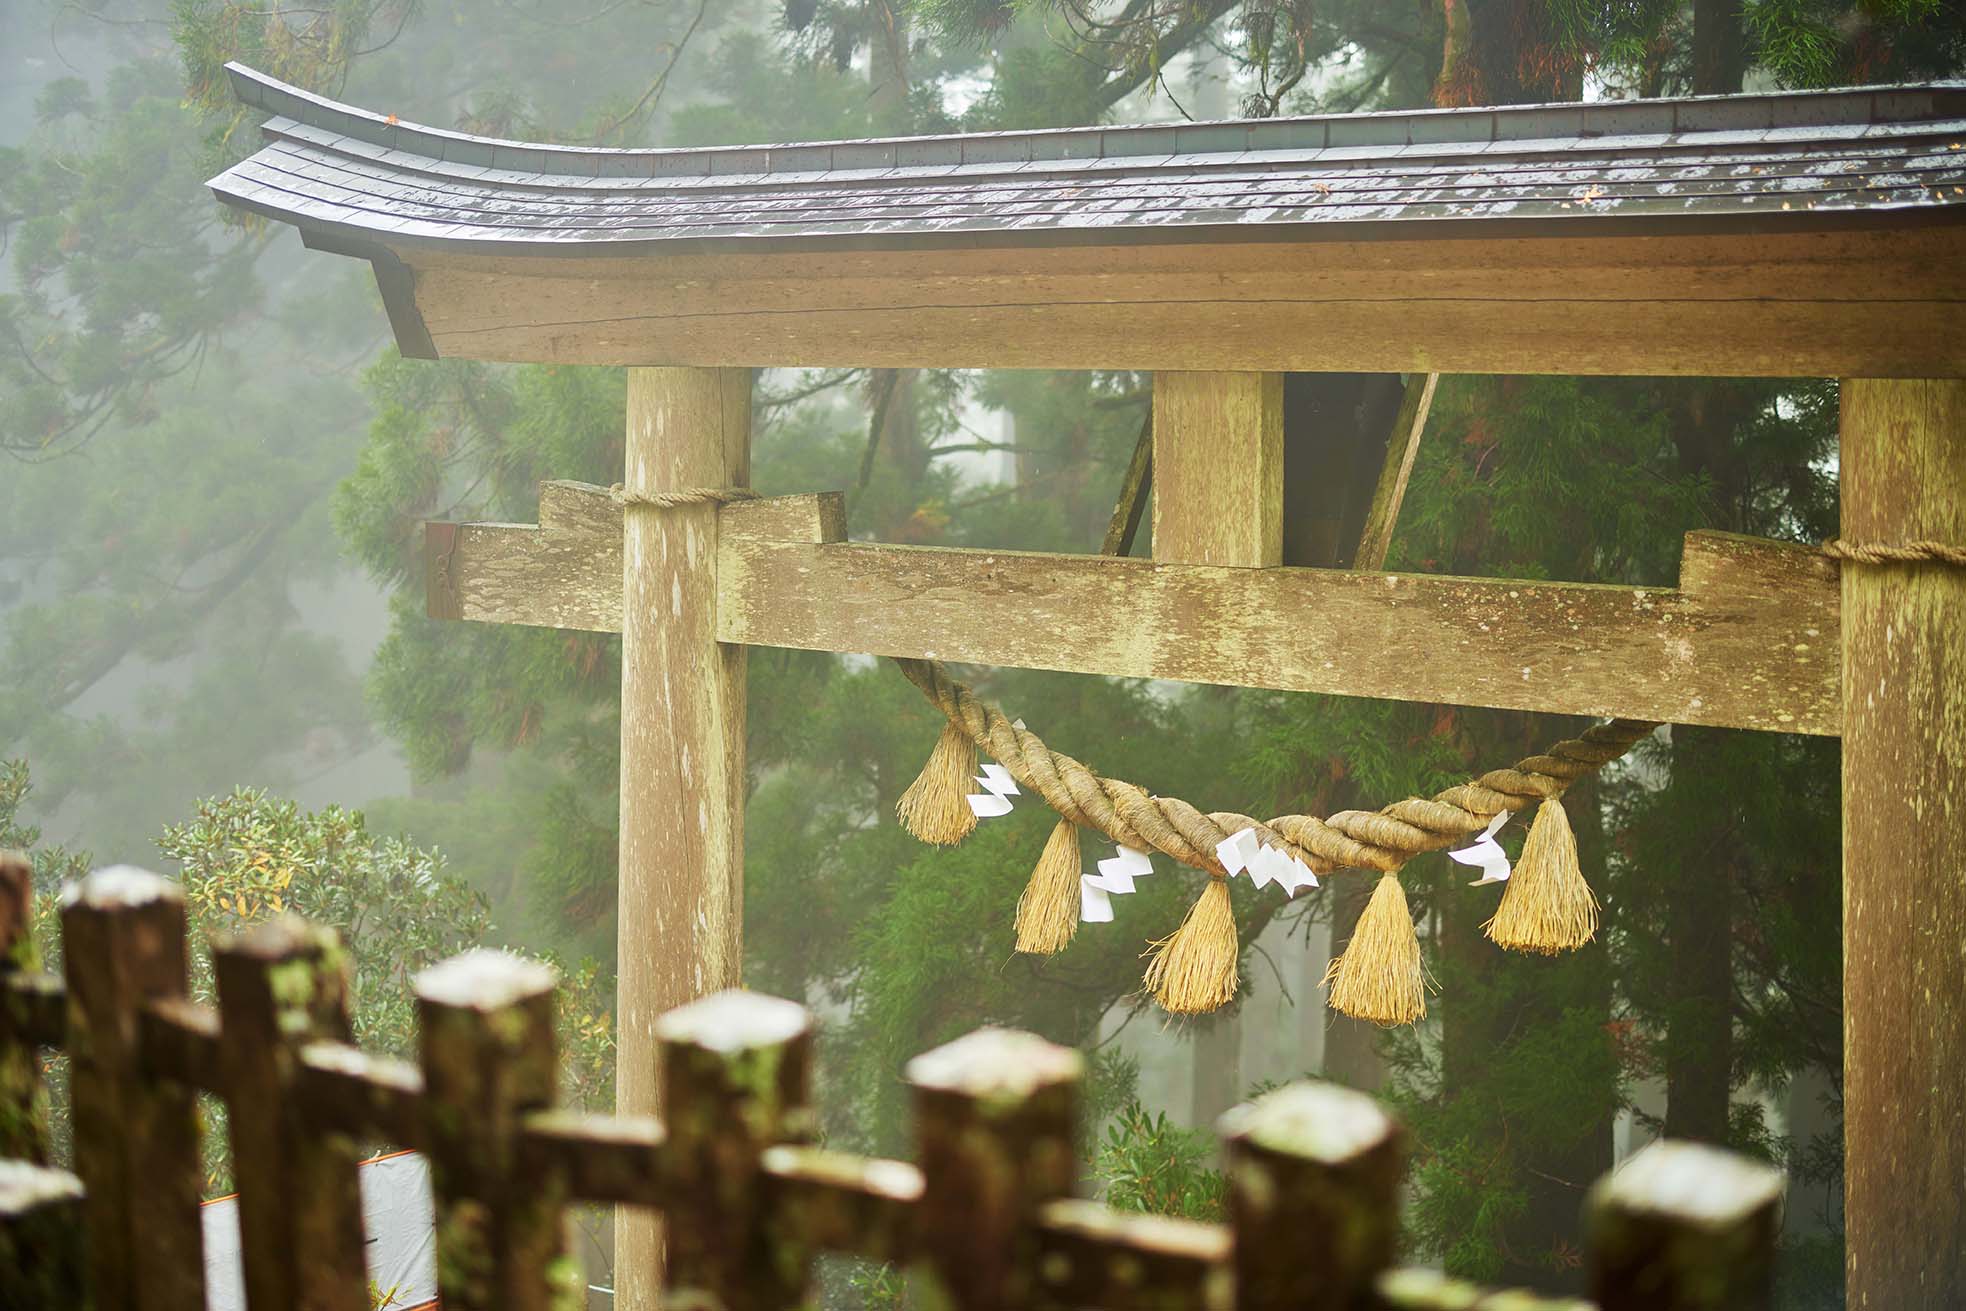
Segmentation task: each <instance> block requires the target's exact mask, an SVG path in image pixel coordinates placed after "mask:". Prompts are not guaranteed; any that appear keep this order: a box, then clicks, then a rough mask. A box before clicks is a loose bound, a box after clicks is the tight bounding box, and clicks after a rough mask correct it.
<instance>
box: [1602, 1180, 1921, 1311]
mask: <svg viewBox="0 0 1966 1311" xmlns="http://www.w3.org/2000/svg"><path fill="white" fill-rule="evenodd" d="M1782 1190H1783V1179H1782V1174H1781V1171H1779V1170H1776V1169H1773V1168H1771V1167H1769V1166H1766V1165H1761V1164H1759V1163H1757V1162H1754V1161H1749V1160H1746V1159H1744V1158H1742V1157H1739V1156H1734V1155H1732V1154H1731V1153H1728V1152H1722V1151H1719V1150H1717V1149H1715V1148H1712V1147H1707V1146H1705V1145H1703V1144H1700V1143H1686V1142H1660V1143H1654V1144H1653V1145H1652V1146H1650V1147H1648V1148H1646V1149H1645V1150H1644V1151H1642V1152H1640V1153H1638V1155H1636V1156H1634V1157H1632V1158H1631V1159H1630V1160H1629V1161H1626V1162H1625V1163H1624V1165H1623V1166H1621V1167H1620V1168H1619V1169H1618V1170H1617V1172H1616V1173H1614V1174H1611V1175H1607V1176H1606V1177H1605V1178H1604V1179H1603V1180H1602V1181H1600V1182H1599V1183H1598V1184H1597V1185H1596V1187H1595V1188H1593V1189H1592V1191H1591V1196H1590V1201H1589V1204H1588V1206H1587V1207H1586V1216H1587V1229H1588V1235H1589V1246H1590V1271H1589V1282H1590V1293H1591V1296H1592V1298H1594V1299H1595V1300H1596V1302H1597V1304H1598V1306H1599V1308H1600V1309H1601V1311H1766V1308H1768V1307H1770V1306H1772V1305H1773V1298H1774V1290H1775V1246H1776V1243H1777V1242H1778V1241H1779V1240H1780V1238H1781V1229H1782ZM1942 1297H1943V1298H1944V1299H1945V1300H1950V1298H1951V1294H1950V1293H1946V1294H1943V1295H1942ZM1932 1305H1935V1306H1936V1305H1938V1303H1937V1302H1934V1303H1932Z"/></svg>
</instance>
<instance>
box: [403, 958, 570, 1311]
mask: <svg viewBox="0 0 1966 1311" xmlns="http://www.w3.org/2000/svg"><path fill="white" fill-rule="evenodd" d="M553 985H554V976H553V971H552V970H551V969H549V968H548V967H547V966H545V965H542V964H540V963H539V962H537V961H530V960H525V959H523V958H521V957H518V956H514V955H511V954H509V953H507V952H502V951H489V950H486V949H483V948H480V949H478V950H475V951H468V952H466V953H464V954H463V955H462V956H453V957H452V958H451V959H449V960H447V961H444V962H443V963H442V964H440V965H434V966H432V967H431V968H429V969H427V970H425V971H424V972H423V973H421V974H419V975H418V976H417V977H416V999H417V1017H418V1020H419V1022H420V1025H421V1028H422V1031H423V1034H422V1045H423V1080H424V1093H425V1100H424V1120H425V1130H426V1137H427V1140H428V1142H427V1147H428V1155H429V1157H430V1183H431V1190H432V1192H433V1193H434V1194H435V1196H436V1203H437V1289H438V1295H439V1297H440V1298H441V1300H442V1301H443V1304H444V1307H445V1309H446V1311H547V1309H548V1308H555V1307H565V1306H572V1305H577V1304H578V1297H579V1293H580V1282H579V1279H578V1277H577V1271H576V1268H575V1266H574V1262H573V1259H572V1258H571V1257H570V1256H569V1255H568V1254H567V1251H566V1242H565V1234H564V1232H563V1230H562V1225H561V1208H562V1205H563V1204H564V1202H565V1200H566V1181H565V1180H564V1179H562V1178H559V1177H558V1176H556V1175H555V1174H553V1173H552V1172H547V1173H544V1174H540V1173H529V1172H527V1171H526V1170H525V1169H524V1168H522V1166H521V1159H522V1158H521V1155H520V1150H521V1145H522V1137H521V1129H522V1127H523V1122H524V1119H525V1117H526V1116H527V1115H528V1114H529V1113H531V1112H533V1111H543V1110H546V1109H548V1108H550V1107H551V1106H552V1104H553V1099H554V1086H555V1084H556V1082H557V1081H558V1078H559V1065H558V1060H557V1058H556V1055H555V1044H554V1039H553Z"/></svg>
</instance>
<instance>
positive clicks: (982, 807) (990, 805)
mask: <svg viewBox="0 0 1966 1311" xmlns="http://www.w3.org/2000/svg"><path fill="white" fill-rule="evenodd" d="M976 785H977V786H978V787H980V788H982V789H983V791H981V792H972V793H970V794H969V795H968V796H966V797H964V798H963V800H965V801H967V802H969V810H970V813H971V814H973V815H975V816H976V817H977V818H978V819H995V818H997V816H999V815H1008V814H1009V813H1010V799H1011V798H1012V797H1014V796H1020V795H1022V794H1021V793H1019V792H1018V790H1017V780H1016V779H1014V778H1012V777H1011V776H1010V771H1009V770H1007V769H1005V768H1004V767H1003V766H1002V765H985V766H983V775H982V777H980V778H978V779H977V780H976Z"/></svg>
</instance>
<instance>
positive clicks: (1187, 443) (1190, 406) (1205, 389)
mask: <svg viewBox="0 0 1966 1311" xmlns="http://www.w3.org/2000/svg"><path fill="white" fill-rule="evenodd" d="M1153 468H1154V536H1153V545H1154V559H1156V560H1166V561H1175V562H1179V563H1182V564H1209V565H1226V566H1235V567H1243V568H1261V567H1263V566H1266V565H1275V564H1281V563H1283V375H1282V374H1280V373H1180V372H1176V373H1156V374H1155V375H1154V459H1153Z"/></svg>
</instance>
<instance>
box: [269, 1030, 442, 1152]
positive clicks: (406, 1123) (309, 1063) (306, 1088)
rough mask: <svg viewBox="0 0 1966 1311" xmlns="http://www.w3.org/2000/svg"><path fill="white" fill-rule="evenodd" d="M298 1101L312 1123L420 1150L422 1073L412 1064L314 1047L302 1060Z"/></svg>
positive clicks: (338, 1046)
mask: <svg viewBox="0 0 1966 1311" xmlns="http://www.w3.org/2000/svg"><path fill="white" fill-rule="evenodd" d="M297 1059H298V1062H299V1069H298V1070H297V1072H296V1092H295V1096H297V1097H298V1098H299V1099H300V1103H301V1108H302V1115H303V1116H304V1118H305V1119H306V1120H307V1122H308V1123H310V1124H313V1125H315V1126H317V1127H319V1128H320V1129H322V1130H324V1131H327V1132H332V1133H344V1134H351V1135H354V1136H355V1137H358V1138H363V1139H365V1140H373V1141H380V1142H383V1143H387V1144H390V1145H392V1146H395V1147H404V1148H411V1149H415V1150H421V1149H422V1147H423V1145H424V1140H425V1134H424V1129H423V1072H422V1071H421V1070H419V1069H417V1067H416V1066H414V1065H411V1064H410V1063H409V1062H407V1061H399V1060H396V1059H395V1058H393V1057H389V1056H377V1055H374V1054H372V1053H370V1052H365V1051H363V1050H361V1049H360V1048H359V1047H351V1046H349V1045H348V1044H346V1043H340V1042H311V1043H308V1044H307V1045H306V1046H304V1047H302V1048H301V1049H300V1051H299V1053H298V1056H297Z"/></svg>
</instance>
